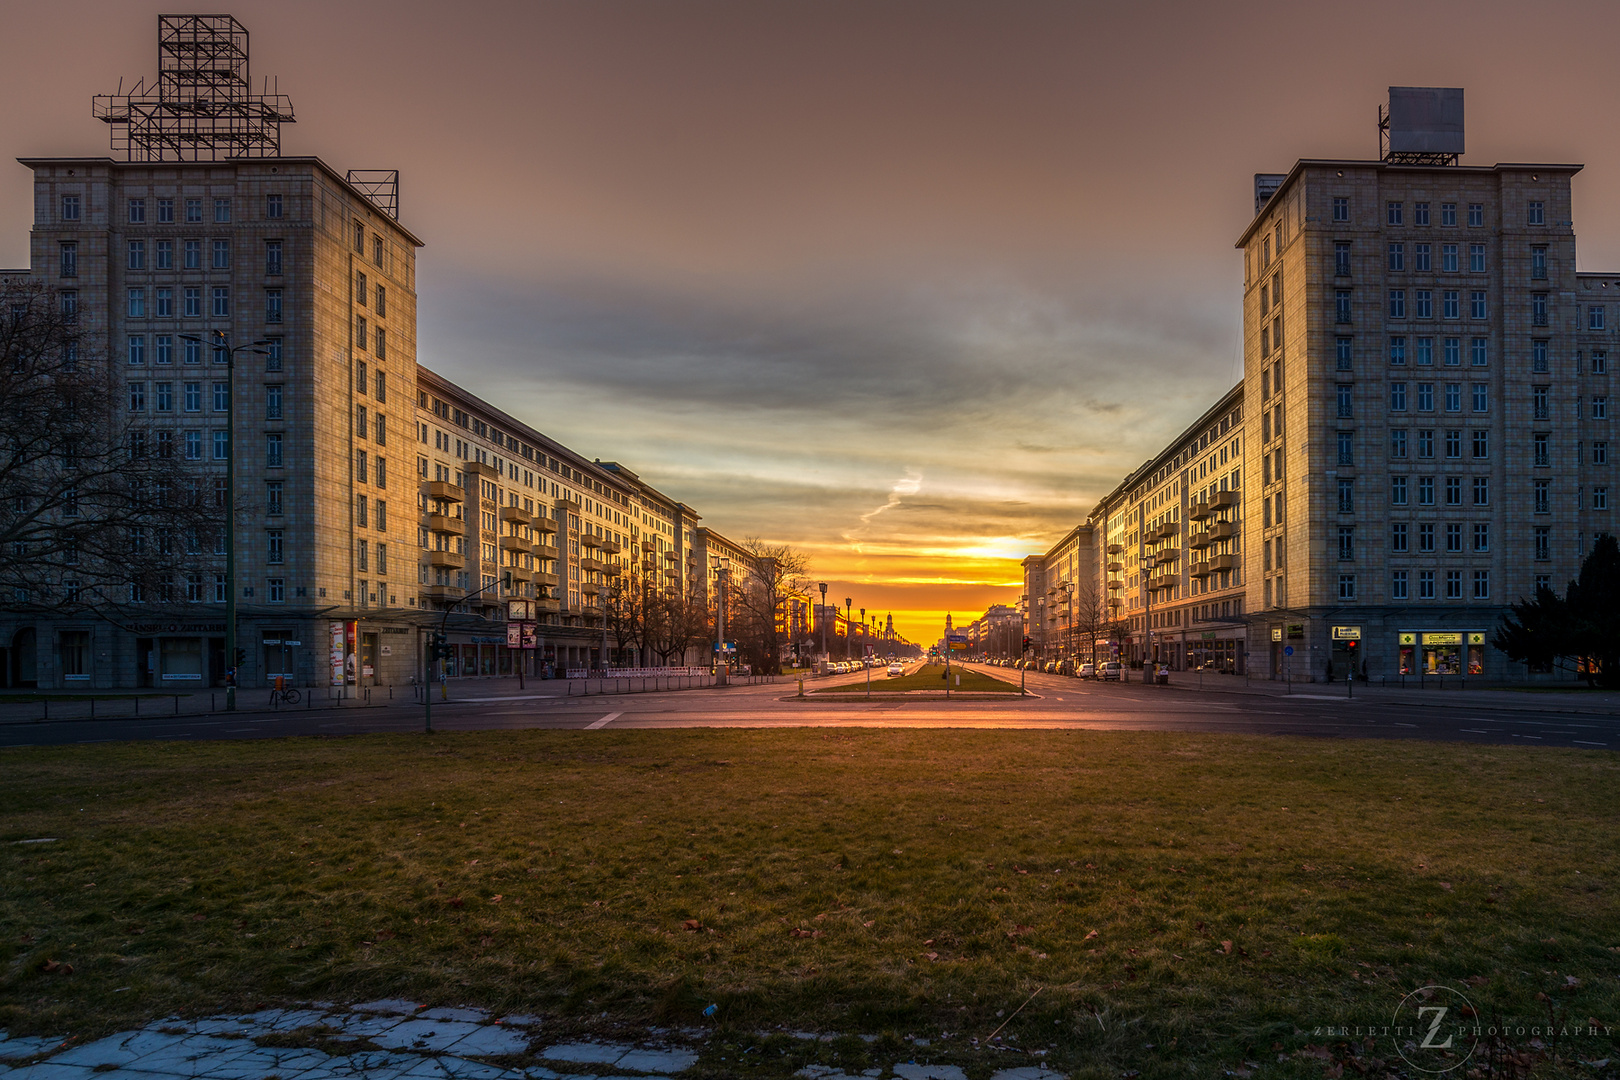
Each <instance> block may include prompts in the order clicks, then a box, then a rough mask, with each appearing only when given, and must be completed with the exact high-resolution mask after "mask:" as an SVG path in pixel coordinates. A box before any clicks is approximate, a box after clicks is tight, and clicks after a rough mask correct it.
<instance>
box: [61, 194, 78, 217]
mask: <svg viewBox="0 0 1620 1080" xmlns="http://www.w3.org/2000/svg"><path fill="white" fill-rule="evenodd" d="M79 209H80V207H79V196H77V195H64V196H62V220H63V221H78V220H79Z"/></svg>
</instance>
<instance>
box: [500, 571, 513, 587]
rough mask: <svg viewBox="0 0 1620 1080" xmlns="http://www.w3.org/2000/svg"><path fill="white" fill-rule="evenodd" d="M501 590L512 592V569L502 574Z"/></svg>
mask: <svg viewBox="0 0 1620 1080" xmlns="http://www.w3.org/2000/svg"><path fill="white" fill-rule="evenodd" d="M501 591H502V592H511V591H512V571H510V570H508V571H506V573H504V574H502V575H501Z"/></svg>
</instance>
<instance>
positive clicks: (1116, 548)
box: [1108, 544, 1125, 555]
mask: <svg viewBox="0 0 1620 1080" xmlns="http://www.w3.org/2000/svg"><path fill="white" fill-rule="evenodd" d="M1124 550H1125V545H1123V544H1109V545H1108V554H1110V555H1118V554H1119V553H1120V552H1122V551H1124Z"/></svg>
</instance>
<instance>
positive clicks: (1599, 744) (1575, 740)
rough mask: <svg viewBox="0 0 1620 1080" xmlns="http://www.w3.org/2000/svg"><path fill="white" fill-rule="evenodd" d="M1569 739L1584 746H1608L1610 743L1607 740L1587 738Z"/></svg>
mask: <svg viewBox="0 0 1620 1080" xmlns="http://www.w3.org/2000/svg"><path fill="white" fill-rule="evenodd" d="M1569 741H1570V742H1572V743H1580V744H1581V745H1582V746H1608V745H1609V744H1608V743H1606V742H1587V741H1586V740H1585V739H1571V740H1569Z"/></svg>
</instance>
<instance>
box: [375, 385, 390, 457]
mask: <svg viewBox="0 0 1620 1080" xmlns="http://www.w3.org/2000/svg"><path fill="white" fill-rule="evenodd" d="M376 396H377V400H378V401H379V402H384V401H387V400H388V373H387V372H386V371H383V370H382V369H381V368H379V369H378V370H377V394H376ZM377 441H378V442H382V440H381V439H378V440H377Z"/></svg>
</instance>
